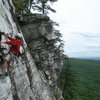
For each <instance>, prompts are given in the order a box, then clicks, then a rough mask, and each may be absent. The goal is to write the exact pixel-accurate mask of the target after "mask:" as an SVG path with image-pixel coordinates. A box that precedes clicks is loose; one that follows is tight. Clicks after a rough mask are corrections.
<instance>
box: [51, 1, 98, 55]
mask: <svg viewBox="0 0 100 100" xmlns="http://www.w3.org/2000/svg"><path fill="white" fill-rule="evenodd" d="M52 7H53V8H54V9H55V10H56V11H57V12H56V13H50V17H51V19H52V20H54V21H56V22H57V23H59V25H60V26H59V27H58V29H59V30H60V32H61V33H62V34H63V40H64V41H65V46H64V51H65V54H67V55H68V56H70V57H100V0H58V2H57V3H54V4H53V5H52Z"/></svg>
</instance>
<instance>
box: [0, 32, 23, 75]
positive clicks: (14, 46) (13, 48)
mask: <svg viewBox="0 0 100 100" xmlns="http://www.w3.org/2000/svg"><path fill="white" fill-rule="evenodd" d="M0 33H1V34H2V35H5V36H6V37H7V38H8V39H9V40H10V41H5V42H1V43H6V44H8V45H10V52H9V53H8V54H7V55H6V56H5V57H4V63H3V73H5V70H6V66H7V65H8V68H7V69H8V73H9V71H10V62H11V60H12V54H13V55H15V56H18V54H19V52H20V46H21V43H22V36H21V34H20V33H17V34H16V35H15V38H12V37H10V36H9V35H6V34H5V33H4V32H0Z"/></svg>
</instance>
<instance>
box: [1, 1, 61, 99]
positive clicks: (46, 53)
mask: <svg viewBox="0 0 100 100" xmlns="http://www.w3.org/2000/svg"><path fill="white" fill-rule="evenodd" d="M0 12H1V13H0V31H2V32H5V33H8V34H9V35H11V36H12V37H14V35H15V34H16V33H17V32H20V33H22V32H21V30H20V27H19V25H18V23H17V19H16V16H15V10H14V7H13V4H12V1H11V0H0ZM29 18H31V20H30V21H29V22H28V20H29ZM34 18H35V19H34ZM20 25H21V29H22V31H23V35H24V37H25V40H26V42H27V44H26V42H25V40H24V38H23V45H22V47H21V52H24V57H23V56H19V57H18V58H17V59H15V60H14V61H12V63H11V72H10V75H9V76H2V77H1V76H0V100H61V99H62V97H61V91H60V90H59V88H58V87H57V73H58V72H59V69H60V66H61V65H62V62H61V55H62V53H61V52H60V49H59V48H60V47H59V46H55V45H56V42H57V40H60V39H59V35H58V34H59V33H57V31H53V27H52V22H51V21H50V20H49V17H46V16H41V15H36V16H35V17H33V18H32V17H29V16H28V17H23V18H21V19H20ZM5 40H7V38H5V37H3V36H2V39H1V41H5ZM27 45H28V46H29V47H27ZM2 46H4V47H6V48H8V50H9V46H8V45H5V44H2ZM28 48H29V49H30V51H29V50H28ZM30 52H31V54H30ZM31 55H32V56H31ZM0 69H2V65H0Z"/></svg>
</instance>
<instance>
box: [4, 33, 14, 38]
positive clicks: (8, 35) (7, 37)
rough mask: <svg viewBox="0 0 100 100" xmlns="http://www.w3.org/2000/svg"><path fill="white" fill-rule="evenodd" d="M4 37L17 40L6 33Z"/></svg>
mask: <svg viewBox="0 0 100 100" xmlns="http://www.w3.org/2000/svg"><path fill="white" fill-rule="evenodd" d="M4 35H5V36H6V37H7V38H8V39H9V40H15V39H14V38H12V37H11V36H9V35H7V34H5V33H4Z"/></svg>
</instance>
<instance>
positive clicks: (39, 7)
mask: <svg viewBox="0 0 100 100" xmlns="http://www.w3.org/2000/svg"><path fill="white" fill-rule="evenodd" d="M12 1H13V3H14V5H15V7H16V10H17V11H19V10H24V11H25V12H26V13H30V12H31V10H35V11H39V12H42V13H43V14H47V13H48V10H51V11H52V12H56V11H55V10H54V9H52V8H51V7H50V5H49V2H51V3H54V2H56V1H57V0H12Z"/></svg>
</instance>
